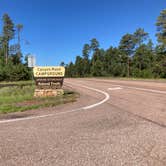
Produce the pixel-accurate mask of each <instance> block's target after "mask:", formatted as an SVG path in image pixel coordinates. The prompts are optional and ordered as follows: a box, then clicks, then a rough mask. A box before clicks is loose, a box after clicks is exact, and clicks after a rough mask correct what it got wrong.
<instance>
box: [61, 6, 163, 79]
mask: <svg viewBox="0 0 166 166" xmlns="http://www.w3.org/2000/svg"><path fill="white" fill-rule="evenodd" d="M154 23H155V22H154ZM156 30H157V31H156V37H157V40H158V43H157V44H154V43H153V41H152V39H151V38H150V36H149V34H148V32H146V31H145V30H144V29H143V28H139V27H138V29H136V30H135V32H133V33H126V34H124V35H123V36H122V38H121V39H120V41H119V45H118V46H117V47H113V46H110V48H108V49H106V50H104V49H102V48H101V47H100V44H99V41H98V40H97V39H96V38H93V39H91V40H90V42H88V43H86V44H84V45H83V49H82V55H78V56H77V57H76V60H75V62H70V63H69V64H64V62H62V63H61V65H64V66H65V67H66V76H68V77H92V76H95V77H96V76H111V77H133V78H166V9H165V10H163V11H161V13H160V15H159V16H158V18H157V20H156Z"/></svg>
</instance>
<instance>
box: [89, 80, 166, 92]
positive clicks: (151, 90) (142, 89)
mask: <svg viewBox="0 0 166 166" xmlns="http://www.w3.org/2000/svg"><path fill="white" fill-rule="evenodd" d="M93 80H94V81H95V80H97V81H99V82H102V80H98V79H93ZM93 80H91V81H93ZM103 81H104V82H108V83H113V84H112V85H115V86H120V87H122V88H128V89H135V90H140V91H147V92H152V93H159V94H166V91H162V90H156V89H146V88H138V87H135V86H126V85H119V84H114V83H116V82H111V81H109V80H103Z"/></svg>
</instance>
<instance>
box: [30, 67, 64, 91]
mask: <svg viewBox="0 0 166 166" xmlns="http://www.w3.org/2000/svg"><path fill="white" fill-rule="evenodd" d="M33 73H34V78H35V82H36V86H37V88H38V89H61V88H62V85H63V79H64V74H65V68H64V67H55V66H50V67H34V69H33Z"/></svg>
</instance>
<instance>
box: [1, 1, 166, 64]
mask: <svg viewBox="0 0 166 166" xmlns="http://www.w3.org/2000/svg"><path fill="white" fill-rule="evenodd" d="M165 8H166V3H165V0H0V16H1V18H2V15H3V14H4V13H8V14H9V15H10V17H11V18H12V19H13V21H14V22H15V23H16V24H17V23H22V24H23V25H24V29H23V32H22V51H23V53H24V55H25V54H27V53H32V54H34V55H35V56H36V60H37V65H59V63H60V62H61V61H64V62H65V63H68V62H70V61H74V60H75V57H76V55H81V52H82V47H83V45H84V44H85V43H89V40H90V39H91V38H97V40H98V41H99V42H100V47H101V48H104V49H107V48H109V47H110V46H111V45H113V46H117V45H118V44H119V41H120V39H121V37H122V36H123V35H124V34H126V33H133V32H134V31H135V30H136V29H137V28H138V27H141V28H144V29H145V31H146V32H148V33H149V35H150V37H151V38H152V40H153V41H154V42H156V38H155V33H156V27H155V22H156V19H157V17H158V15H159V14H160V11H161V10H163V9H165ZM1 27H2V21H1V23H0V28H1ZM24 40H28V41H29V42H30V44H29V45H26V44H25V42H23V41H24Z"/></svg>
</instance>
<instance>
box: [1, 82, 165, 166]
mask: <svg viewBox="0 0 166 166" xmlns="http://www.w3.org/2000/svg"><path fill="white" fill-rule="evenodd" d="M64 87H68V88H72V89H74V90H76V91H78V92H79V93H80V98H79V99H78V101H77V102H74V103H69V104H66V105H61V106H57V107H55V108H47V109H40V110H31V111H28V112H24V113H15V114H12V115H10V116H6V115H5V116H0V166H122V165H124V166H165V165H166V82H159V81H158V82H153V81H124V80H109V79H66V80H65V83H64Z"/></svg>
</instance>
